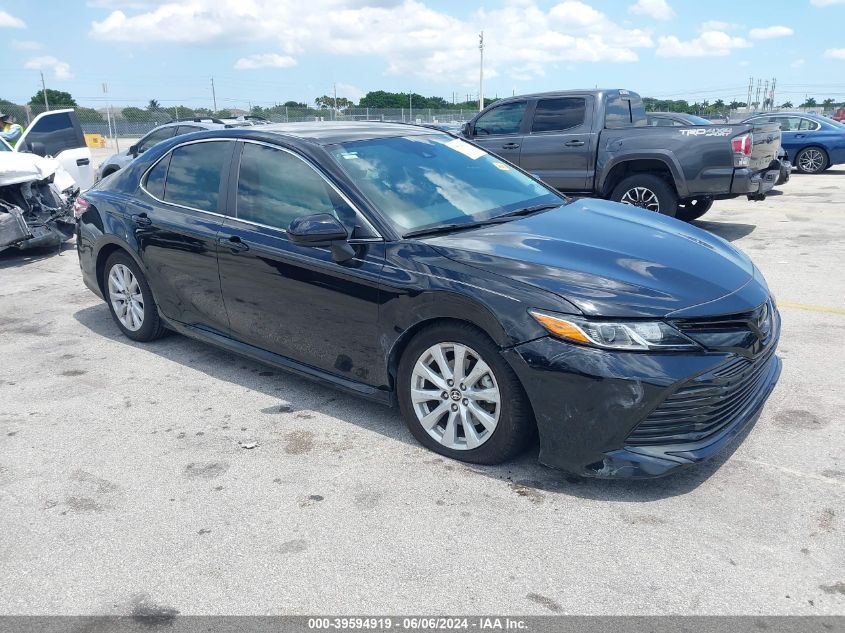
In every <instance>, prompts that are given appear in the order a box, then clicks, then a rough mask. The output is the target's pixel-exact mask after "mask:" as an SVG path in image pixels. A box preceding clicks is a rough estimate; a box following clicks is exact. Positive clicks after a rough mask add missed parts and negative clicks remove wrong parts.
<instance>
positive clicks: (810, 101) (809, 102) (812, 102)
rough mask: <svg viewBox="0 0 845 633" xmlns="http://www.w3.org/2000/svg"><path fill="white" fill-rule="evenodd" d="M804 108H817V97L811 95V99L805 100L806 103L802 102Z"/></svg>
mask: <svg viewBox="0 0 845 633" xmlns="http://www.w3.org/2000/svg"><path fill="white" fill-rule="evenodd" d="M801 107H802V108H815V107H816V99H815V97H810V98H809V99H807V100H805V101H804V103H802V104H801Z"/></svg>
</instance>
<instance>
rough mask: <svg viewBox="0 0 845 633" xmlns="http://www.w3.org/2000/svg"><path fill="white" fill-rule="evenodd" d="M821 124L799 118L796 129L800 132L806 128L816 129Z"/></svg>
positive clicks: (806, 129)
mask: <svg viewBox="0 0 845 633" xmlns="http://www.w3.org/2000/svg"><path fill="white" fill-rule="evenodd" d="M820 127H821V126H820V125H819V124H818V123H816V122H815V121H811V120H810V119H801V122H800V123H799V124H798V129H799V130H801V131H802V132H805V131H808V130H818V129H819V128H820Z"/></svg>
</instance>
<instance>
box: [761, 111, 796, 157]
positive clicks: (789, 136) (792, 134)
mask: <svg viewBox="0 0 845 633" xmlns="http://www.w3.org/2000/svg"><path fill="white" fill-rule="evenodd" d="M768 121H769V122H773V123H777V124H778V125H780V144H781V147H783V148H784V149H785V150H786V153H787V155H788V156H789V159H790V160H794V159H795V154H796V153H797V152H798V150H799V149H800V148H801V147H802V146H803V141H802V140H801V139H800V138H799V137H798V133H799V132H798V128H799V127H800V126H801V117H797V116H770V117H769V118H768Z"/></svg>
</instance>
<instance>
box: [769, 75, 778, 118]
mask: <svg viewBox="0 0 845 633" xmlns="http://www.w3.org/2000/svg"><path fill="white" fill-rule="evenodd" d="M777 83H778V78H777V77H772V96H771V101H770V103H771V104H772V110H774V109H775V86H776V85H777Z"/></svg>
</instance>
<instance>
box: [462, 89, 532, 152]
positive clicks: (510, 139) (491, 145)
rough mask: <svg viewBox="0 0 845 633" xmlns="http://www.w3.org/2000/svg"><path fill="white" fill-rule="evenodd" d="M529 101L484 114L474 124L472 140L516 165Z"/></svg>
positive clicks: (505, 104) (500, 107)
mask: <svg viewBox="0 0 845 633" xmlns="http://www.w3.org/2000/svg"><path fill="white" fill-rule="evenodd" d="M527 109H528V102H527V101H509V102H508V103H503V104H502V105H500V106H496V107H495V108H492V109H490V110H488V111H487V112H484V113H483V114H481V116H479V117H478V118H477V119H475V121H474V122H473V123H472V126H471V131H472V140H473V141H474V142H475V143H477V144H478V145H481V147H483V148H484V149H486V150H487V151H489V152H492V153H494V154H497V155H499V156H501V157H502V158H504V159H505V160H508V161H510V162H512V163H514V164H515V165H519V156H520V150H521V146H522V137H523V134H522V132H523V125H522V124H523V120H524V119H525V113H526V110H527Z"/></svg>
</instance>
